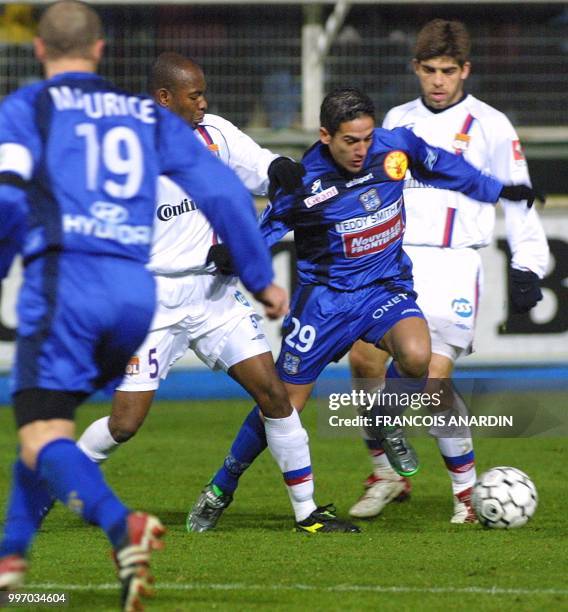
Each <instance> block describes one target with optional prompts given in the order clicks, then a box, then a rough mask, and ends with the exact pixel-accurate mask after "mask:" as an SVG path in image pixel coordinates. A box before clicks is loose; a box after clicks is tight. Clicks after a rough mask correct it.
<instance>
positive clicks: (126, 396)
mask: <svg viewBox="0 0 568 612" xmlns="http://www.w3.org/2000/svg"><path fill="white" fill-rule="evenodd" d="M150 89H151V92H152V94H153V95H154V97H155V99H156V101H157V102H158V103H159V104H160V105H161V106H163V107H166V108H169V109H170V110H171V111H173V112H174V113H176V114H177V115H179V116H181V117H182V118H183V119H185V120H186V121H187V123H189V124H190V125H191V126H192V127H193V128H194V133H195V134H196V136H197V137H198V138H200V139H201V140H202V141H203V144H204V145H205V146H207V147H208V148H209V150H210V151H211V153H212V154H213V155H218V156H219V157H220V158H221V159H222V160H223V161H224V162H225V163H227V164H228V165H229V166H230V167H231V168H232V169H233V170H234V171H235V172H236V173H237V175H238V176H239V178H240V179H241V180H242V181H243V183H244V184H245V186H246V187H247V188H248V189H249V191H251V192H252V193H257V194H261V193H266V191H267V189H268V185H269V179H270V181H272V182H273V183H274V184H277V185H280V186H282V187H283V188H285V189H286V188H287V189H293V188H294V187H295V185H296V183H298V184H301V177H302V176H303V174H304V169H303V166H302V165H301V164H298V163H296V162H294V161H293V160H290V159H288V158H283V157H279V156H277V155H275V154H273V153H271V152H270V151H268V150H267V149H263V148H261V147H260V146H259V145H257V144H256V143H255V142H254V141H253V140H252V139H251V138H249V137H248V136H247V135H246V134H244V133H243V132H241V131H240V130H239V129H237V128H236V127H235V126H234V125H233V124H232V123H230V122H229V121H227V120H225V119H223V118H222V117H219V116H216V115H210V114H206V110H207V100H206V97H205V89H206V83H205V77H204V74H203V71H202V70H201V68H200V67H199V66H198V65H197V64H196V63H195V62H193V61H192V60H190V59H188V58H185V57H183V56H181V55H179V54H177V53H163V54H162V55H160V56H159V57H158V59H157V61H156V62H155V64H154V66H153V69H152V75H151V79H150ZM216 244H217V238H216V236H215V234H214V232H213V229H212V227H211V225H210V224H209V222H208V221H207V219H206V218H205V217H204V216H203V215H202V213H201V212H199V210H198V209H197V205H196V203H195V202H194V201H193V200H192V199H191V196H188V195H187V194H186V193H185V192H184V191H183V190H181V189H180V188H179V187H178V186H177V185H176V184H175V183H173V182H172V181H170V180H169V179H167V178H166V177H160V180H159V188H158V206H157V209H156V218H155V225H154V240H153V246H152V251H151V256H150V263H149V269H150V270H151V271H152V272H153V273H154V276H155V278H156V283H157V294H158V305H157V309H156V314H155V315H154V320H153V322H152V326H151V331H150V333H149V334H148V336H147V337H146V339H145V341H144V343H143V344H142V346H140V348H139V349H138V351H137V353H136V355H135V356H134V357H133V358H132V359H131V361H130V364H129V366H128V369H127V375H126V376H125V378H124V379H123V381H122V383H121V385H120V386H119V387H118V389H117V391H116V393H115V395H114V398H113V404H112V412H111V415H110V417H104V418H102V419H99V420H97V421H95V422H94V423H92V424H91V425H90V426H89V427H88V428H87V429H86V430H85V432H84V433H83V435H82V436H81V438H80V440H79V442H78V444H79V446H80V448H81V449H82V450H83V451H84V452H85V453H86V454H87V455H88V456H89V457H90V458H91V459H92V460H93V461H96V462H101V461H104V460H105V459H106V458H107V457H108V456H109V454H110V453H111V452H112V451H113V450H114V449H115V448H116V447H117V446H118V445H120V444H121V443H123V442H126V441H127V440H129V439H130V438H131V437H132V436H133V435H134V434H135V433H136V432H137V431H138V429H139V428H140V426H141V425H142V423H143V422H144V419H145V417H146V415H147V414H148V411H149V410H150V407H151V404H152V401H153V399H154V395H155V392H156V390H157V389H158V386H159V381H160V379H163V378H165V377H166V376H167V374H168V372H169V370H170V368H171V366H172V365H173V364H174V363H175V362H176V361H177V360H178V359H179V358H180V357H182V356H183V355H184V354H185V353H186V351H187V350H188V349H189V348H191V349H192V350H193V351H194V352H195V353H196V355H197V356H198V357H199V358H200V359H201V360H202V361H203V362H204V363H205V364H206V365H207V366H208V367H210V368H211V369H221V370H224V371H226V372H228V374H229V375H230V376H231V377H232V378H234V379H235V380H236V381H237V382H239V383H240V384H241V385H242V386H243V388H245V389H246V390H247V391H248V392H249V393H250V394H251V395H252V396H253V397H254V399H255V401H256V402H257V405H258V408H257V410H256V412H255V418H254V419H252V418H250V419H249V420H250V421H251V423H249V425H250V427H253V428H263V430H265V432H266V437H267V440H268V444H269V447H270V450H271V452H272V454H273V456H274V458H275V459H276V461H277V463H278V465H279V466H280V467H281V469H282V472H283V474H284V480H285V482H286V484H287V487H288V493H289V495H290V500H291V502H292V506H293V508H294V513H295V518H296V526H297V529H298V530H300V531H302V530H309V531H310V532H313V531H314V529H315V530H319V531H358V529H357V528H356V527H354V526H353V525H351V524H349V523H346V522H344V521H341V520H339V519H337V518H336V517H335V516H333V515H331V514H329V513H322V512H321V511H319V510H318V508H317V507H316V504H315V503H314V501H313V490H314V487H313V477H312V470H311V465H310V453H309V447H308V438H307V433H306V431H305V430H304V429H303V428H302V425H301V422H300V419H299V416H298V414H297V412H296V410H294V409H293V408H292V407H291V405H290V402H289V400H288V396H287V394H286V391H285V389H284V386H283V384H282V383H281V381H280V379H279V378H278V376H277V374H276V370H275V367H274V361H273V358H272V353H271V350H270V347H269V345H268V342H267V341H266V338H265V335H264V333H263V331H262V328H261V326H260V324H259V319H260V318H261V317H259V316H258V315H257V314H256V313H255V311H254V310H253V308H252V307H251V306H250V304H249V303H248V301H247V300H246V298H245V296H244V295H243V294H242V293H241V292H240V291H239V289H238V287H237V279H236V278H235V277H234V276H225V275H223V274H220V273H218V268H219V267H220V266H222V262H219V261H218V260H217V256H220V255H221V254H222V253H223V250H222V249H216V248H215V247H216ZM215 261H217V264H218V265H217V268H216V266H215V263H214V262H215ZM278 289H280V288H278ZM280 290H281V289H280ZM281 291H283V290H281ZM265 307H266V314H267V316H269V317H271V318H277V317H278V316H281V315H282V311H281V310H278V309H276V308H271V306H270V304H269V305H268V306H266V305H265ZM259 409H260V412H261V413H262V415H264V424H263V420H262V418H261V416H260V412H259ZM252 421H254V422H252ZM238 450H239V449H237V451H236V453H235V454H236V455H237V457H236V458H234V462H233V464H232V465H231V469H235V470H238V469H240V468H239V460H238ZM299 472H301V475H302V476H301V478H298V477H297V473H299ZM231 501H232V495H231V494H230V493H227V492H223V491H221V490H220V489H219V488H218V487H216V486H215V485H213V484H209V485H207V486H206V487H205V489H204V490H203V492H202V495H201V497H200V504H199V507H198V508H197V509H196V510H195V511H194V512H193V513H192V514H190V516H188V529H189V530H191V531H204V530H206V529H208V528H209V527H210V525H211V523H213V524H214V523H215V522H216V521H217V518H218V516H219V515H220V514H221V512H222V511H223V510H224V509H225V508H226V507H227V506H228V505H229V504H230V503H231ZM315 525H316V526H317V529H316V528H315V527H314V526H315Z"/></svg>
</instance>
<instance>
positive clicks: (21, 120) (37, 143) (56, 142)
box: [0, 72, 272, 291]
mask: <svg viewBox="0 0 568 612" xmlns="http://www.w3.org/2000/svg"><path fill="white" fill-rule="evenodd" d="M160 174H163V175H166V176H169V177H170V178H171V179H173V180H174V181H175V182H176V183H178V184H179V185H180V186H181V187H182V188H183V189H185V190H186V191H188V192H190V193H191V194H192V196H193V197H194V198H195V200H196V202H198V203H199V207H200V210H202V212H203V213H204V214H205V215H206V216H207V218H208V219H209V221H210V222H211V224H212V226H213V228H214V229H215V231H216V232H217V233H218V234H219V235H220V236H221V238H222V240H223V241H224V242H226V243H227V244H228V246H229V248H230V249H231V252H232V254H233V258H234V260H235V264H236V268H237V270H238V272H239V274H240V276H241V278H242V280H243V282H244V283H245V285H246V286H247V288H249V289H250V290H251V291H259V290H260V289H263V288H264V287H266V286H267V285H268V284H269V282H270V280H271V278H272V270H271V265H270V258H269V253H268V249H267V248H266V246H265V245H264V244H263V243H262V240H261V238H260V235H259V233H258V229H257V227H256V219H255V215H254V211H253V206H252V200H251V198H250V196H249V194H248V192H247V191H246V189H245V188H244V187H243V186H242V185H241V183H240V181H239V180H238V179H237V177H236V176H235V175H234V173H233V172H231V171H230V170H229V169H228V168H226V167H225V166H224V165H223V164H222V163H221V162H219V161H218V160H216V159H215V158H214V156H212V155H211V154H209V152H208V151H207V150H206V149H205V148H204V147H203V146H202V145H201V144H200V143H199V142H198V140H197V139H196V138H195V136H194V135H193V132H192V130H191V129H190V128H189V126H188V125H186V124H185V123H184V122H183V121H182V120H181V119H179V118H178V117H176V116H175V115H173V114H172V113H170V112H169V111H167V110H165V109H163V108H161V107H159V106H157V105H156V104H155V103H154V101H153V100H151V99H150V98H147V97H144V96H135V95H131V94H128V93H126V92H124V91H122V90H120V89H117V88H116V87H114V86H113V85H112V84H110V83H108V82H107V81H105V80H104V79H102V78H101V77H99V76H97V75H95V74H91V73H84V72H77V73H72V72H68V73H63V74H59V75H57V76H54V77H52V78H51V79H48V80H46V81H42V82H40V83H36V84H33V85H31V86H29V87H24V88H22V89H20V90H18V91H17V92H15V93H14V94H12V95H10V96H8V97H7V98H6V99H5V100H4V101H3V103H2V105H1V107H0V213H1V216H3V217H4V218H10V215H11V214H17V211H18V210H19V209H20V206H19V205H18V206H16V202H15V198H14V188H18V187H19V188H22V189H23V190H25V192H26V195H27V204H28V207H29V210H28V215H27V222H28V228H27V233H26V237H25V241H24V246H23V255H24V260H25V261H26V260H27V261H29V260H31V259H33V258H35V257H37V256H39V255H42V254H44V253H46V252H49V251H56V252H57V251H64V252H71V253H73V252H78V253H90V254H101V255H106V256H111V257H120V258H126V259H131V260H135V261H142V262H146V261H147V259H148V254H149V247H150V242H151V238H152V235H151V233H152V225H153V213H154V208H155V202H156V183H157V178H158V176H159V175H160ZM9 200H12V201H11V202H10V201H9ZM10 204H12V210H10V206H9V205H10ZM1 238H2V236H1V235H0V239H1ZM0 241H1V240H0Z"/></svg>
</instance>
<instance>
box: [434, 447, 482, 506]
mask: <svg viewBox="0 0 568 612" xmlns="http://www.w3.org/2000/svg"><path fill="white" fill-rule="evenodd" d="M436 442H437V443H438V448H439V449H440V453H441V454H442V459H443V460H444V462H445V464H446V467H447V469H448V474H449V476H450V479H451V481H452V491H453V493H454V495H457V494H458V493H461V492H462V491H465V489H469V487H473V485H474V484H475V481H476V478H477V475H476V472H475V457H474V453H473V440H472V439H471V438H436Z"/></svg>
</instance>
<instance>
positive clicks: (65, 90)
mask: <svg viewBox="0 0 568 612" xmlns="http://www.w3.org/2000/svg"><path fill="white" fill-rule="evenodd" d="M49 94H50V95H51V99H52V101H53V104H54V105H55V108H56V109H57V110H58V111H67V110H81V111H83V112H84V113H85V115H87V117H89V118H91V119H100V118H101V117H124V116H127V115H130V116H132V117H134V118H135V119H138V121H141V122H142V123H156V108H155V105H154V102H153V101H152V100H150V99H149V98H139V97H137V96H128V95H125V94H117V93H113V92H104V93H101V92H94V93H87V92H85V91H83V90H82V89H79V88H74V89H71V87H67V86H61V87H50V88H49Z"/></svg>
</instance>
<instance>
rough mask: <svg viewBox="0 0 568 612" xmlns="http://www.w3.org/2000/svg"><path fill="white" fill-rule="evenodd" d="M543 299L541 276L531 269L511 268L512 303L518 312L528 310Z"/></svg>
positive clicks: (514, 309) (514, 310)
mask: <svg viewBox="0 0 568 612" xmlns="http://www.w3.org/2000/svg"><path fill="white" fill-rule="evenodd" d="M540 300H542V291H541V290H540V279H539V277H538V276H537V275H536V274H535V273H534V272H531V271H530V270H516V269H515V268H511V305H512V307H513V312H516V313H517V314H519V313H522V312H528V311H529V310H530V309H531V308H534V307H535V306H536V304H537V302H540Z"/></svg>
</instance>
